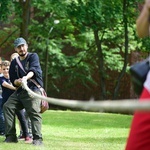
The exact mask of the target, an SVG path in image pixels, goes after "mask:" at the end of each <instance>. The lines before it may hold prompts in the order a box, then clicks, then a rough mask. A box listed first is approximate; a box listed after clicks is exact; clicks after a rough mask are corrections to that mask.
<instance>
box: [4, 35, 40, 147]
mask: <svg viewBox="0 0 150 150" xmlns="http://www.w3.org/2000/svg"><path fill="white" fill-rule="evenodd" d="M14 47H15V51H16V52H17V53H18V54H19V57H18V58H19V60H20V62H21V64H22V66H23V68H24V70H25V72H24V71H23V70H22V69H21V68H20V66H19V65H18V63H17V61H16V59H14V60H12V62H11V65H10V70H9V74H10V80H11V82H12V83H13V85H14V86H15V87H17V90H16V91H15V92H14V93H13V94H12V95H11V96H10V97H9V99H8V101H7V102H6V103H5V104H4V106H3V109H4V116H5V118H6V120H5V126H6V139H5V141H4V142H6V143H17V142H18V140H17V136H16V128H15V111H16V110H20V109H23V108H25V110H26V112H27V114H28V116H29V118H30V120H31V125H32V134H33V142H32V143H33V144H34V145H42V134H41V126H42V116H41V114H40V105H41V100H40V99H37V98H35V97H30V96H29V94H28V93H27V91H26V90H25V89H23V88H22V86H21V84H22V80H23V78H25V79H27V85H28V87H29V88H30V89H31V90H32V91H34V92H35V93H37V94H41V93H40V91H39V89H38V87H37V86H36V85H35V84H34V83H33V82H32V81H31V80H30V79H31V78H32V79H34V80H35V81H36V82H37V83H38V84H39V85H40V86H42V87H43V80H42V70H41V67H40V62H39V57H38V55H37V53H29V52H28V45H27V42H26V40H25V39H24V38H22V37H19V38H17V39H16V40H15V41H14Z"/></svg>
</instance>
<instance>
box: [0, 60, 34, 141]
mask: <svg viewBox="0 0 150 150" xmlns="http://www.w3.org/2000/svg"><path fill="white" fill-rule="evenodd" d="M1 67H2V73H3V76H2V77H0V85H1V86H2V107H3V105H4V103H5V102H6V101H7V100H8V98H9V96H10V95H11V94H12V93H13V92H14V91H15V90H16V87H14V86H13V85H12V83H11V82H10V79H9V67H10V62H9V61H7V60H5V61H3V62H2V65H1ZM16 115H17V116H18V119H19V121H20V124H21V127H22V129H23V133H24V135H25V141H26V143H30V142H32V139H31V138H30V137H29V134H28V127H27V122H26V119H25V116H24V112H23V110H19V111H17V112H16ZM4 119H5V118H4ZM4 125H5V124H4Z"/></svg>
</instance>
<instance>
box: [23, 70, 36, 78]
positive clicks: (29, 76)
mask: <svg viewBox="0 0 150 150" xmlns="http://www.w3.org/2000/svg"><path fill="white" fill-rule="evenodd" d="M33 76H34V72H33V71H30V72H28V73H27V75H26V76H23V78H26V80H29V79H31V78H32V77H33ZM23 78H22V79H23Z"/></svg>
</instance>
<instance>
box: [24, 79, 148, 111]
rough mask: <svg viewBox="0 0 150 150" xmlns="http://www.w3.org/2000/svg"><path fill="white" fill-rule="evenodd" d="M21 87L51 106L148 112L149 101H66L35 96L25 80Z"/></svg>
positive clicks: (89, 109)
mask: <svg viewBox="0 0 150 150" xmlns="http://www.w3.org/2000/svg"><path fill="white" fill-rule="evenodd" d="M22 87H23V88H24V89H25V90H26V91H27V92H28V94H29V95H31V96H32V97H36V98H38V99H43V100H46V101H48V102H49V103H51V104H54V105H59V106H63V107H67V108H74V109H81V110H86V111H93V112H118V113H119V112H134V111H137V110H138V111H150V101H142V102H140V101H139V100H137V99H130V100H127V99H124V100H103V101H94V100H90V101H79V100H67V99H57V98H51V97H44V96H42V95H39V94H36V93H34V92H33V91H31V90H30V89H29V87H28V86H27V80H26V79H23V82H22Z"/></svg>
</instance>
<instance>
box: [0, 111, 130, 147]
mask: <svg viewBox="0 0 150 150" xmlns="http://www.w3.org/2000/svg"><path fill="white" fill-rule="evenodd" d="M131 119H132V116H131V115H121V114H111V113H92V112H79V111H78V112H75V111H52V110H49V111H47V112H45V113H44V114H43V126H42V134H43V139H44V141H43V143H44V145H43V146H40V147H36V146H33V145H32V144H25V143H24V141H19V143H17V144H8V143H3V140H4V139H5V138H4V137H0V142H1V144H0V150H4V149H5V150H20V149H21V150H49V149H50V150H124V148H125V144H126V139H127V136H128V133H129V127H130V123H131Z"/></svg>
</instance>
